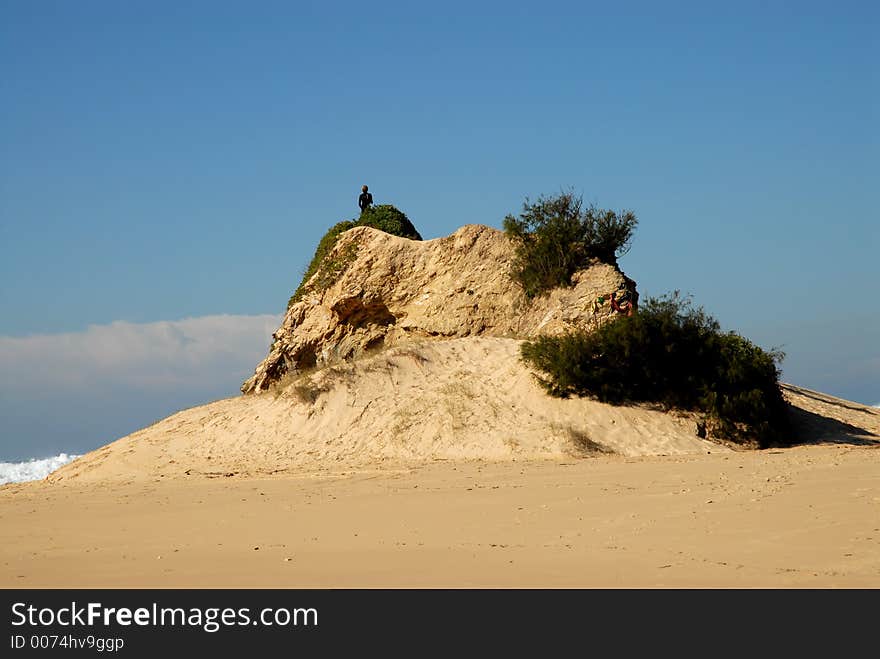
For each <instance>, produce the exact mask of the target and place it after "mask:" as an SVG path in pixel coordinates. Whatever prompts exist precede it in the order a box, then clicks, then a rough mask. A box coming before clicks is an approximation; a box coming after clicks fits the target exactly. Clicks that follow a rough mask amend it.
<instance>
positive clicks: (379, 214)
mask: <svg viewBox="0 0 880 659" xmlns="http://www.w3.org/2000/svg"><path fill="white" fill-rule="evenodd" d="M355 227H372V228H374V229H379V230H380V231H384V232H385V233H390V234H392V235H395V236H400V237H402V238H409V239H410V240H421V239H422V237H421V235H419V232H418V231H416V228H415V227H414V226H413V223H412V222H410V220H409V218H408V217H407V216H406V215H405V214H404V213H403V212H402V211H400V210H398V209H397V208H395V207H394V206H392V205H390V204H382V205H379V206H373V207H370V208H368V209H366V210H365V211H364V212H363V213H361V216H360V218H358V219H357V220H343V221H342V222H338V223H336V224H334V225H333V226H332V227H330V230H329V231H327V233H325V234H324V237H323V238H321V241H320V242H319V243H318V248H317V249H316V250H315V255H314V256H313V257H312V260H311V262H310V263H309V267H308V268H306V271H305V274H303V278H302V281H301V282H300V284H299V286H298V287H297V289H296V292H295V293H294V294H293V296H291V298H290V300H289V301H288V303H287V308H288V309H289V308H290V307H291V306H292V305H294V304H295V303H297V302H299V301H300V300H301V299H302V298H303V296H304V295H305V294H306V293H308V292H309V291H323V290H326V289H327V288H328V287H329V286H330V285H332V284H333V282H335V281H336V280H337V279H338V278H339V276H340V275H341V274H342V273H343V272H345V269H346V268H347V267H348V265H349V264H350V263H351V262H352V261H353V260H354V259H355V257H356V256H357V245H351V246H349V248H347V249H346V250H344V252H343V253H340V254H337V255H336V256H335V258H333V259H329V258H328V256H329V255H330V253H331V252H332V251H333V248H334V247H335V246H336V242H337V241H338V240H339V236H340V235H342V233H344V232H345V231H348V230H349V229H354V228H355ZM315 274H317V275H318V277H316V278H315V280H314V281H312V282H310V281H309V280H311V279H312V277H313V276H314V275H315Z"/></svg>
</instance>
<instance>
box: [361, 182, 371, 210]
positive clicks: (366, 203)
mask: <svg viewBox="0 0 880 659" xmlns="http://www.w3.org/2000/svg"><path fill="white" fill-rule="evenodd" d="M361 190H362V191H363V192H361V196H360V197H358V206H360V208H361V213H363V212H364V211H365V210H367V209H368V208H369V207H370V206H371V205H372V203H373V195H371V194H370V193H369V192H367V186H366V185H365V186H364V187H363V188H361Z"/></svg>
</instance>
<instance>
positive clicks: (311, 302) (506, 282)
mask: <svg viewBox="0 0 880 659" xmlns="http://www.w3.org/2000/svg"><path fill="white" fill-rule="evenodd" d="M513 249H514V246H513V244H512V243H511V242H510V240H509V239H508V238H507V237H506V236H505V235H504V234H503V233H502V232H501V231H498V230H497V229H492V228H490V227H486V226H481V225H467V226H464V227H462V228H461V229H459V230H458V231H456V232H455V233H453V234H452V235H450V236H447V237H445V238H437V239H434V240H428V241H424V242H421V241H413V240H408V239H406V238H399V237H397V236H392V235H390V234H387V233H384V232H382V231H379V230H376V229H372V228H369V227H358V228H355V229H351V230H349V231H347V232H345V233H344V234H342V235H341V236H340V238H339V240H338V242H337V243H336V245H335V246H334V248H333V250H332V251H331V252H330V254H329V255H328V256H327V257H326V261H327V267H326V268H321V269H319V271H318V272H316V273H315V275H314V276H313V277H312V279H311V280H310V282H309V286H308V287H307V289H308V292H307V293H306V295H305V296H304V297H303V298H302V299H301V300H300V301H299V302H297V303H296V304H293V305H292V306H291V307H290V308H289V309H288V311H287V314H286V315H285V317H284V320H283V322H282V323H281V326H280V327H279V328H278V330H277V331H276V332H275V333H274V334H273V343H272V346H271V347H270V349H269V354H268V356H267V357H266V358H265V359H264V360H263V361H262V362H260V364H259V365H258V366H257V368H256V370H255V372H254V375H253V376H252V377H251V378H249V379H248V380H247V381H245V383H244V384H243V385H242V388H241V389H242V392H244V393H259V392H261V391H265V390H267V389H268V388H269V387H270V386H271V385H272V383H274V382H276V381H277V380H279V379H280V378H281V377H282V376H283V375H284V374H286V373H288V372H291V371H299V370H302V369H303V368H309V367H313V366H321V365H325V364H327V363H330V362H332V361H336V360H340V359H347V358H350V357H353V356H357V355H359V354H360V353H362V352H364V351H367V350H370V349H373V348H378V347H380V346H391V345H396V344H399V343H402V342H406V341H408V340H411V339H414V338H416V339H420V340H422V339H425V338H438V339H451V338H460V337H467V336H495V337H515V338H528V337H533V336H536V335H538V334H558V333H562V332H565V331H568V330H571V329H575V328H591V327H595V326H597V325H598V324H600V323H602V322H605V321H607V320H608V319H610V318H612V317H613V316H614V315H615V314H616V312H615V311H613V310H612V308H611V305H610V302H609V301H608V299H607V298H608V296H609V295H610V293H612V292H614V291H619V290H622V289H625V288H626V289H629V290H630V292H631V293H632V294H633V296H634V297H635V295H636V293H635V282H634V281H632V280H631V279H628V278H627V277H625V276H624V275H623V273H621V272H620V271H619V270H618V269H617V268H615V267H613V266H611V265H608V264H605V263H599V262H595V263H593V264H592V265H591V266H589V267H588V268H586V269H585V270H582V271H579V272H577V273H575V275H574V277H573V279H572V286H571V287H570V288H559V289H555V290H553V291H551V292H550V293H549V294H548V295H546V296H543V297H540V298H536V299H533V300H528V299H527V298H526V297H525V295H524V294H523V293H522V289H521V288H520V286H519V285H518V284H517V283H516V282H515V281H514V280H513V279H512V278H511V277H510V274H509V271H510V264H511V262H512V260H513ZM328 273H329V275H330V276H328Z"/></svg>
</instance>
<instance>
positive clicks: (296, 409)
mask: <svg viewBox="0 0 880 659" xmlns="http://www.w3.org/2000/svg"><path fill="white" fill-rule="evenodd" d="M519 344H520V342H519V341H516V340H512V339H499V338H488V337H483V338H467V339H457V340H449V341H429V342H424V343H421V344H418V343H416V344H409V345H406V346H398V347H395V348H390V349H388V350H385V351H382V352H379V353H378V354H374V355H372V356H369V357H365V358H362V359H359V360H356V361H354V362H352V363H341V364H338V365H336V366H332V367H328V368H325V369H322V370H319V371H315V372H314V373H312V374H308V375H304V376H300V377H299V378H298V379H295V380H291V381H289V382H287V383H286V386H285V387H283V388H280V389H279V391H278V392H276V393H275V394H272V393H269V394H263V395H261V396H238V397H235V398H230V399H227V400H220V401H217V402H214V403H211V404H208V405H204V406H200V407H195V408H192V409H189V410H184V411H182V412H179V413H177V414H174V415H172V416H170V417H168V418H167V419H164V420H162V421H160V422H158V423H156V424H154V425H152V426H150V427H148V428H145V429H143V430H140V431H138V432H135V433H133V434H132V435H129V436H127V437H124V438H122V439H120V440H118V441H116V442H114V443H112V444H109V445H107V446H105V447H103V448H101V449H98V450H97V451H94V452H92V453H89V454H87V455H85V456H83V457H82V458H80V459H78V460H76V461H74V462H72V463H70V464H69V465H67V466H65V467H63V468H62V469H60V470H58V471H56V472H55V473H54V474H53V475H51V476H50V480H51V481H52V482H56V483H57V482H67V481H71V480H99V481H100V480H117V481H129V480H154V479H157V478H174V477H197V476H212V477H216V476H230V475H239V476H241V475H260V474H275V473H296V472H301V471H316V470H317V471H320V470H327V469H330V470H333V469H339V468H342V467H344V466H351V467H354V466H360V467H369V468H373V467H379V468H381V467H382V465H385V466H386V467H388V468H392V467H393V466H395V465H399V464H404V465H406V464H418V463H422V462H425V461H431V460H438V459H456V460H471V459H484V460H509V459H541V458H549V459H560V458H566V457H572V456H583V455H591V454H595V453H597V452H610V453H616V454H619V455H625V456H637V455H676V454H688V453H690V454H694V453H705V452H706V451H710V450H711V451H727V450H729V449H727V448H725V447H723V446H720V445H718V444H716V443H712V442H707V441H704V440H701V439H699V438H698V437H697V436H696V432H695V431H696V422H695V420H694V418H693V417H692V416H690V415H680V414H669V413H664V412H660V411H656V410H652V409H649V408H648V407H615V406H611V405H605V404H602V403H598V402H595V401H590V400H584V399H568V400H560V399H556V398H552V397H550V396H548V395H546V394H545V393H544V392H543V390H542V389H541V388H540V387H539V386H538V385H537V383H536V382H535V381H534V378H533V376H532V374H531V373H530V371H529V370H528V369H527V368H526V367H525V366H524V365H523V364H522V362H521V361H520V360H519V358H518V347H519ZM786 396H787V398H788V399H789V400H790V401H791V402H792V404H793V405H794V406H795V421H796V432H797V434H798V435H799V438H800V440H801V441H803V440H813V441H831V442H834V441H846V442H863V443H870V442H873V441H877V440H878V439H880V414H878V413H877V411H876V410H872V409H871V408H867V407H863V406H859V405H856V404H854V403H849V402H847V401H841V400H839V399H835V398H833V397H830V396H827V395H824V394H820V393H817V392H811V391H809V390H806V389H802V388H798V387H792V386H787V387H786Z"/></svg>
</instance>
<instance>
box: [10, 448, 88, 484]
mask: <svg viewBox="0 0 880 659" xmlns="http://www.w3.org/2000/svg"><path fill="white" fill-rule="evenodd" d="M78 457H79V456H78V455H68V454H67V453H59V454H58V455H56V456H54V457H52V458H31V459H30V460H27V461H26V462H0V485H6V483H24V482H25V481H36V480H40V479H41V478H45V477H46V476H48V475H49V474H51V473H52V472H53V471H55V470H56V469H58V468H59V467H63V466H64V465H66V464H67V463H68V462H70V461H72V460H75V459H76V458H78Z"/></svg>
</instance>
